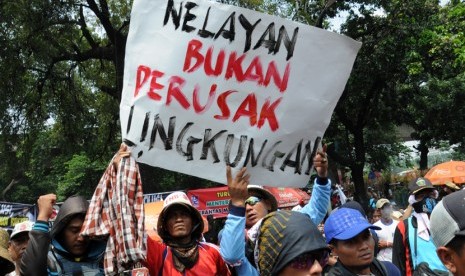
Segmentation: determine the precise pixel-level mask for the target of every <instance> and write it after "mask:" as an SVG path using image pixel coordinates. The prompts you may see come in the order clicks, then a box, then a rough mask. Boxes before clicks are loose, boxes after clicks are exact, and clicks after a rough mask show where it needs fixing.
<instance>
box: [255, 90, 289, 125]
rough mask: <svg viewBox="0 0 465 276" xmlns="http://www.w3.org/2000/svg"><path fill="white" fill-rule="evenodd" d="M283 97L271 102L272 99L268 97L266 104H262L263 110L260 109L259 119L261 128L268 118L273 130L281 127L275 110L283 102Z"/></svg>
mask: <svg viewBox="0 0 465 276" xmlns="http://www.w3.org/2000/svg"><path fill="white" fill-rule="evenodd" d="M282 99H283V98H282V97H281V98H279V99H277V100H276V101H275V102H274V103H272V104H270V99H269V98H268V99H266V102H265V104H263V106H262V110H261V111H260V119H259V120H258V125H257V127H258V128H261V127H262V126H263V125H264V124H265V120H268V124H269V125H270V128H271V130H272V131H275V130H277V129H278V128H279V123H278V119H276V114H275V113H274V110H275V109H276V107H277V106H278V104H279V103H280V102H281V100H282Z"/></svg>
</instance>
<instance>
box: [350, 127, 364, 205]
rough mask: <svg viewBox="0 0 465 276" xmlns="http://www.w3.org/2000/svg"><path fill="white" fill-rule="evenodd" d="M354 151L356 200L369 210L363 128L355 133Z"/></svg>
mask: <svg viewBox="0 0 465 276" xmlns="http://www.w3.org/2000/svg"><path fill="white" fill-rule="evenodd" d="M354 150H355V163H354V165H353V166H351V167H350V168H351V170H352V179H353V181H354V186H355V195H354V199H355V200H356V201H358V202H359V203H360V204H361V205H362V206H363V208H364V209H365V210H367V208H368V197H367V191H366V187H365V180H364V179H363V167H364V166H365V153H366V149H365V140H364V137H363V128H357V129H355V131H354Z"/></svg>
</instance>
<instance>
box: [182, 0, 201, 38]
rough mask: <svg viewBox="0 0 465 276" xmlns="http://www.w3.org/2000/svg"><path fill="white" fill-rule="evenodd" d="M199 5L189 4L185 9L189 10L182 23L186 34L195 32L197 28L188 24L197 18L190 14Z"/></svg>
mask: <svg viewBox="0 0 465 276" xmlns="http://www.w3.org/2000/svg"><path fill="white" fill-rule="evenodd" d="M197 6H198V5H197V4H196V3H194V2H187V3H186V5H185V7H186V9H187V11H186V14H185V15H184V22H183V23H182V30H183V31H185V32H186V33H190V32H192V31H194V30H195V27H192V26H190V25H187V22H189V21H192V20H194V19H195V18H196V17H197V16H196V15H195V14H192V13H190V11H191V9H193V8H195V7H197Z"/></svg>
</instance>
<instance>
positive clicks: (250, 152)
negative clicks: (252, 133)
mask: <svg viewBox="0 0 465 276" xmlns="http://www.w3.org/2000/svg"><path fill="white" fill-rule="evenodd" d="M266 143H268V140H265V141H263V143H262V147H261V148H260V151H259V152H258V155H257V158H255V150H254V139H253V138H251V139H250V142H249V149H248V150H247V155H246V157H245V161H244V166H243V167H246V166H247V164H248V163H249V160H250V163H251V164H252V167H255V166H256V165H257V163H258V160H259V159H260V155H262V152H263V149H264V148H265V145H266Z"/></svg>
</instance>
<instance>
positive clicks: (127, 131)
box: [126, 105, 134, 134]
mask: <svg viewBox="0 0 465 276" xmlns="http://www.w3.org/2000/svg"><path fill="white" fill-rule="evenodd" d="M133 114H134V105H133V106H131V111H129V118H128V126H127V128H126V134H128V133H129V131H130V130H131V122H132V115H133Z"/></svg>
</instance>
